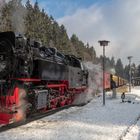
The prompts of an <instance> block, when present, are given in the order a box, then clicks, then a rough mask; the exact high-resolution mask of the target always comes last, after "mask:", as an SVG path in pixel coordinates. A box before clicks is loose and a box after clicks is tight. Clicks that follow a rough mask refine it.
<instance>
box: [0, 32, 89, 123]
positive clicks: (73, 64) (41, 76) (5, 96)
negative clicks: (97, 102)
mask: <svg viewBox="0 0 140 140" xmlns="http://www.w3.org/2000/svg"><path fill="white" fill-rule="evenodd" d="M87 86H88V71H87V70H86V69H85V67H84V65H83V63H82V62H81V60H80V59H79V58H77V57H75V56H73V55H64V54H62V53H60V52H59V51H57V50H56V48H51V47H46V46H42V45H40V43H39V42H36V41H32V40H30V39H26V38H25V37H24V36H21V35H15V33H14V32H1V33H0V124H4V125H6V124H10V123H15V122H19V121H22V120H25V119H26V118H28V117H29V116H31V115H32V114H36V113H40V112H47V111H48V110H51V109H55V108H57V107H62V106H65V105H70V104H72V102H73V100H74V98H75V95H76V94H79V93H82V92H84V91H85V90H86V89H87Z"/></svg>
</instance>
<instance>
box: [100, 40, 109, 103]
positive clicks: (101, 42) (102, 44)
mask: <svg viewBox="0 0 140 140" xmlns="http://www.w3.org/2000/svg"><path fill="white" fill-rule="evenodd" d="M98 42H99V43H100V46H103V105H105V46H108V43H109V42H110V41H107V40H100V41H98Z"/></svg>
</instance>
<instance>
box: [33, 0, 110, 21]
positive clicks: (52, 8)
mask: <svg viewBox="0 0 140 140" xmlns="http://www.w3.org/2000/svg"><path fill="white" fill-rule="evenodd" d="M32 1H34V2H35V1H36V0H32ZM109 1H111V0H38V3H39V5H40V6H41V8H44V9H45V11H46V12H47V13H48V14H49V15H52V16H53V17H54V18H55V19H57V18H60V17H63V16H66V15H71V14H73V13H74V12H75V11H77V10H78V9H81V8H88V7H90V6H91V5H93V4H98V5H100V4H104V3H108V2H109Z"/></svg>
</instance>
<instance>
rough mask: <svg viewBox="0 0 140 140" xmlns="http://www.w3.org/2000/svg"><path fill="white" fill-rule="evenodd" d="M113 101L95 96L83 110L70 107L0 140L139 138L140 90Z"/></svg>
mask: <svg viewBox="0 0 140 140" xmlns="http://www.w3.org/2000/svg"><path fill="white" fill-rule="evenodd" d="M120 96H121V94H120V93H118V94H117V99H111V93H109V92H108V93H107V95H106V105H105V106H103V105H102V96H100V97H95V98H94V99H93V100H92V101H91V102H90V103H88V104H87V105H85V106H82V107H71V108H69V109H65V110H62V111H60V112H57V113H55V114H53V115H50V116H47V117H45V118H42V119H40V120H36V121H34V122H31V123H28V124H26V125H23V126H20V127H18V128H13V129H10V130H8V131H5V132H1V133H0V140H19V139H20V140H118V139H122V140H138V139H140V131H139V130H140V118H139V117H140V109H139V108H140V88H139V87H137V88H133V89H132V92H131V93H126V101H128V100H129V101H130V102H125V103H122V102H121V98H120Z"/></svg>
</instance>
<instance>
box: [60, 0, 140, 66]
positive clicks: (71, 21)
mask: <svg viewBox="0 0 140 140" xmlns="http://www.w3.org/2000/svg"><path fill="white" fill-rule="evenodd" d="M139 15H140V1H139V0H116V1H110V2H105V3H103V4H102V5H101V4H100V5H91V6H90V7H88V8H79V9H78V10H77V11H76V12H75V13H74V14H73V15H69V16H68V15H67V16H64V17H62V18H59V19H58V20H57V21H58V22H59V23H60V24H64V25H65V26H66V28H67V31H68V34H69V36H71V35H72V34H73V33H75V34H77V35H78V37H79V38H80V39H81V40H82V41H84V42H85V43H87V42H89V44H91V45H94V47H95V49H96V52H97V54H98V55H101V54H102V47H100V46H99V44H98V40H102V39H107V40H109V41H110V43H109V46H108V47H106V55H107V56H110V57H111V56H115V58H121V59H122V60H123V62H124V63H125V64H128V60H127V56H129V55H130V56H134V58H133V61H134V62H135V63H139V59H140V57H139V52H140V47H139V46H140V40H139V36H140V28H139V25H140V18H139ZM83 19H84V20H83ZM79 25H80V26H79Z"/></svg>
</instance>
